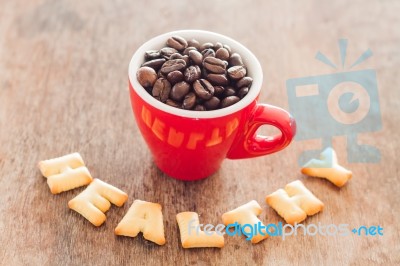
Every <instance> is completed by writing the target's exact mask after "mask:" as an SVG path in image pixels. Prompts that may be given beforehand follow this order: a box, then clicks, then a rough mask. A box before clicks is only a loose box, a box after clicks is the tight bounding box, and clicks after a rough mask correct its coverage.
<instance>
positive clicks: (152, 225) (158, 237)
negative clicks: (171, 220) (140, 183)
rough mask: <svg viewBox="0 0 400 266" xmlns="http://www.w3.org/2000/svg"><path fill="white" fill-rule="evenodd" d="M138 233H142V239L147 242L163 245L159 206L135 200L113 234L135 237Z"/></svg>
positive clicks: (162, 228) (161, 219)
mask: <svg viewBox="0 0 400 266" xmlns="http://www.w3.org/2000/svg"><path fill="white" fill-rule="evenodd" d="M139 232H143V237H144V238H145V239H147V240H149V241H152V242H154V243H156V244H158V245H164V244H165V236H164V224H163V215H162V212H161V205H160V204H158V203H152V202H147V201H142V200H135V201H134V202H133V204H132V206H131V207H130V208H129V210H128V212H127V213H126V214H125V216H124V218H122V220H121V221H120V222H119V224H118V225H117V227H116V228H115V234H116V235H120V236H129V237H136V236H137V235H138V234H139Z"/></svg>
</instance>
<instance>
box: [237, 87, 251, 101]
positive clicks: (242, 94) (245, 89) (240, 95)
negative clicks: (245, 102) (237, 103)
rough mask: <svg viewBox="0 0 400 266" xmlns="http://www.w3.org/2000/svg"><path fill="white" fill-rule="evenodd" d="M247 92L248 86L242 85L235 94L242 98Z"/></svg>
mask: <svg viewBox="0 0 400 266" xmlns="http://www.w3.org/2000/svg"><path fill="white" fill-rule="evenodd" d="M247 93H249V87H242V88H241V89H240V90H239V91H238V93H237V95H238V96H239V98H240V99H243V97H244V96H246V95H247Z"/></svg>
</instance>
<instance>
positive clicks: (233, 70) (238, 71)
mask: <svg viewBox="0 0 400 266" xmlns="http://www.w3.org/2000/svg"><path fill="white" fill-rule="evenodd" d="M228 75H229V77H230V78H231V79H236V80H237V79H241V78H243V77H244V76H246V68H244V66H233V67H230V68H228Z"/></svg>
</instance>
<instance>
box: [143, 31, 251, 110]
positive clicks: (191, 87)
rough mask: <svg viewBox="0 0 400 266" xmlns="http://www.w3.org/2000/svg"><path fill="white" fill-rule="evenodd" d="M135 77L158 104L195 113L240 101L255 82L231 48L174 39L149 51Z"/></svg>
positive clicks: (193, 40)
mask: <svg viewBox="0 0 400 266" xmlns="http://www.w3.org/2000/svg"><path fill="white" fill-rule="evenodd" d="M144 57H145V62H144V63H143V64H142V66H141V67H140V68H139V69H138V71H137V73H136V76H137V79H138V81H139V83H140V84H141V85H142V86H143V87H144V88H145V89H146V90H147V92H148V93H150V94H151V95H152V96H153V97H154V98H156V99H157V100H159V101H161V102H163V103H166V104H168V105H170V106H173V107H177V108H181V109H186V110H196V111H207V110H216V109H220V108H225V107H228V106H230V105H232V104H235V103H237V102H238V101H240V100H241V99H242V98H243V97H244V96H246V94H247V93H248V92H249V90H250V87H251V84H252V82H253V79H252V78H251V77H248V76H247V70H246V66H245V65H244V64H243V61H242V58H241V56H240V55H239V54H238V53H234V52H232V50H231V48H230V47H229V46H228V45H224V44H222V43H219V42H217V43H211V42H206V43H203V44H200V43H199V42H198V41H197V40H195V39H191V40H186V39H184V38H182V37H180V36H173V37H171V38H169V39H168V40H167V43H166V47H164V48H162V49H160V50H151V51H147V52H146V53H145V55H144Z"/></svg>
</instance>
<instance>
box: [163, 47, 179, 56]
mask: <svg viewBox="0 0 400 266" xmlns="http://www.w3.org/2000/svg"><path fill="white" fill-rule="evenodd" d="M177 52H178V50H176V49H174V48H172V47H164V48H162V49H161V50H160V54H161V56H162V57H164V58H165V59H169V58H170V57H171V55H173V54H175V53H177Z"/></svg>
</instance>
